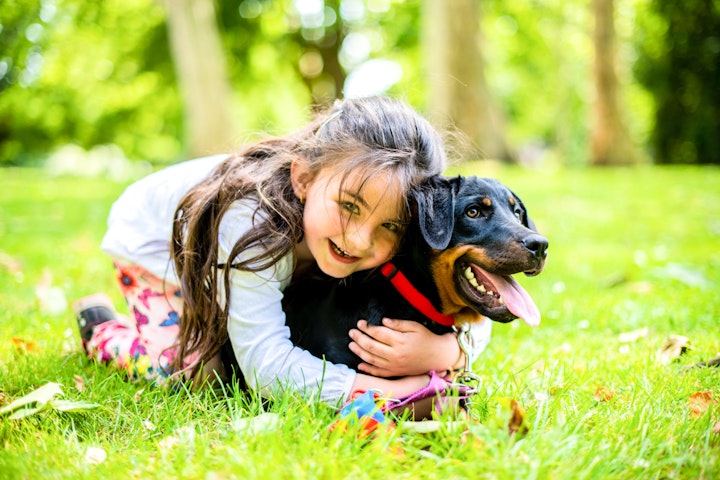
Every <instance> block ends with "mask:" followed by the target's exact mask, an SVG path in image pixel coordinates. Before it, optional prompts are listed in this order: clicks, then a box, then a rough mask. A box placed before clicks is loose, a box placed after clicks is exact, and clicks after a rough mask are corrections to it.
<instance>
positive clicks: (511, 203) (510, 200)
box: [508, 197, 515, 207]
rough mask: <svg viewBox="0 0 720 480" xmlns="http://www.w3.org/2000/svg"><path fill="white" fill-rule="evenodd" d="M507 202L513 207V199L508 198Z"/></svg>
mask: <svg viewBox="0 0 720 480" xmlns="http://www.w3.org/2000/svg"><path fill="white" fill-rule="evenodd" d="M508 202H510V206H511V207H514V206H515V199H514V198H513V197H510V198H508Z"/></svg>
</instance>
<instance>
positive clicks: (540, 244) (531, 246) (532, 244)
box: [522, 234, 548, 259]
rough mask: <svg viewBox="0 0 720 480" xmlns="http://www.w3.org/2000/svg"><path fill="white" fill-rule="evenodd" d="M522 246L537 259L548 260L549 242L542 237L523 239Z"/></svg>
mask: <svg viewBox="0 0 720 480" xmlns="http://www.w3.org/2000/svg"><path fill="white" fill-rule="evenodd" d="M522 244H523V247H525V248H526V249H527V250H528V251H529V252H530V253H532V255H533V256H534V257H535V258H539V259H545V258H547V249H548V240H547V238H545V237H543V236H542V235H538V234H532V235H528V236H527V237H525V238H523V240H522Z"/></svg>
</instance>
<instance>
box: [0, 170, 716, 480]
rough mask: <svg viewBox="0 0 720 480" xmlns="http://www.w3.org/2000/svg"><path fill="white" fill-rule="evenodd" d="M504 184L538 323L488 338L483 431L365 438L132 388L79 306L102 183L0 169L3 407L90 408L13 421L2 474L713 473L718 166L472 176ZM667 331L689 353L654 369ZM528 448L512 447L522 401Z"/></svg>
mask: <svg viewBox="0 0 720 480" xmlns="http://www.w3.org/2000/svg"><path fill="white" fill-rule="evenodd" d="M453 172H455V173H456V172H462V173H464V174H482V175H487V176H494V177H496V178H499V179H500V180H502V181H503V182H505V183H506V184H507V185H509V186H510V187H511V188H512V189H513V190H514V191H515V192H516V193H517V194H518V195H519V196H520V197H521V198H522V199H523V200H524V202H525V205H526V206H527V207H528V210H529V212H530V216H531V218H533V220H534V221H535V223H536V224H537V226H538V228H539V229H540V231H541V232H542V233H543V234H545V235H546V236H547V237H548V238H549V240H550V255H549V258H548V264H547V267H546V269H545V271H544V272H543V273H542V274H541V275H540V276H538V277H534V278H520V279H519V281H520V282H521V283H522V284H523V285H524V286H525V287H526V288H527V290H528V291H529V292H530V293H531V295H532V296H533V297H534V298H535V300H536V303H537V304H538V306H539V308H540V311H541V312H542V314H543V320H542V323H541V325H540V326H539V327H536V328H530V327H528V326H527V325H525V324H524V323H522V322H520V321H518V322H514V323H512V324H509V325H499V324H498V325H495V328H494V332H493V340H492V342H491V343H490V345H489V347H488V349H487V350H486V351H485V353H484V354H483V355H481V357H480V358H479V359H478V361H477V362H476V363H475V365H474V369H475V371H476V372H477V373H478V374H479V375H480V376H481V377H482V379H483V384H482V388H481V390H480V393H478V394H477V395H476V398H475V400H474V403H473V405H472V407H471V419H468V420H463V421H461V422H460V423H459V424H458V423H457V422H455V423H451V422H450V419H447V418H444V419H442V423H441V424H440V426H439V428H438V429H436V430H435V431H432V432H428V433H422V432H419V431H417V429H416V425H413V424H411V423H410V422H404V421H400V422H399V423H398V428H397V429H395V430H394V431H390V432H387V433H384V434H382V435H378V436H377V437H375V438H374V439H372V440H364V441H363V440H357V439H356V438H355V436H354V435H351V434H342V433H340V432H338V431H335V432H332V433H331V432H330V431H329V429H328V426H329V425H330V424H331V423H332V422H333V420H334V418H335V411H333V410H332V409H330V408H329V407H326V406H324V405H322V404H313V403H309V402H305V401H303V400H301V399H300V398H297V397H294V396H291V395H288V396H287V397H284V398H280V399H276V400H275V401H273V402H269V403H263V402H261V401H260V400H259V399H257V398H255V397H253V396H252V395H245V394H243V393H241V392H237V391H226V392H225V393H224V394H223V393H222V392H220V393H218V392H207V391H206V392H200V393H190V392H187V391H182V390H180V391H170V390H167V389H158V388H153V387H150V386H147V385H143V384H137V383H130V382H127V381H126V380H124V379H123V377H122V375H120V374H118V373H117V372H114V371H113V370H112V369H110V368H107V367H103V366H98V365H95V364H93V363H91V362H89V361H88V360H86V359H85V358H84V357H83V355H82V354H81V353H80V342H79V339H78V337H77V334H76V332H75V321H74V319H73V318H72V314H71V312H70V310H69V307H68V305H67V304H69V303H70V302H71V301H72V300H73V299H75V298H77V297H80V296H83V295H86V294H89V293H93V292H95V291H107V292H109V293H111V294H112V297H113V299H114V300H115V301H116V303H117V305H118V307H119V308H120V307H121V305H122V303H121V299H120V296H119V292H117V291H116V287H115V285H114V280H113V278H112V269H111V265H110V263H109V262H108V260H107V258H105V257H104V255H103V254H102V253H101V252H100V250H99V243H100V239H101V237H102V234H103V231H104V223H105V218H106V216H107V213H108V211H109V208H110V205H111V203H112V201H113V199H114V198H115V197H117V195H119V193H120V192H121V191H122V189H123V188H124V185H123V184H118V183H114V182H112V181H109V180H100V179H88V178H70V177H51V176H49V175H48V174H46V173H45V172H43V171H41V170H0V332H1V333H0V407H1V406H2V405H6V404H9V403H10V402H12V401H13V400H15V399H17V398H19V397H22V396H23V395H26V394H28V393H30V392H31V391H33V390H34V389H36V388H38V387H41V386H42V385H45V384H46V383H48V382H56V383H58V384H60V385H61V386H62V391H63V396H62V397H59V396H58V398H62V399H64V400H67V401H72V402H88V403H91V404H95V405H96V406H93V407H92V408H88V409H84V410H78V411H69V412H60V411H57V410H54V409H52V408H49V409H46V410H44V411H41V412H39V413H36V414H34V415H30V416H27V417H25V418H22V419H18V420H13V419H9V418H8V416H7V415H5V416H3V417H0V442H2V449H0V478H13V479H14V478H183V479H195V478H202V479H220V478H223V479H224V478H369V479H370V478H372V479H376V478H412V479H415V478H443V479H446V478H499V479H504V478H518V479H532V478H540V479H545V478H554V479H566V478H573V479H576V478H577V479H583V478H591V479H608V478H610V479H636V478H650V479H654V478H657V479H660V478H663V479H666V478H667V479H672V478H693V479H695V478H703V479H712V478H720V433H718V432H714V431H713V430H717V429H718V428H719V427H720V426H719V425H718V422H719V421H720V405H719V404H718V403H717V401H718V399H720V369H718V368H693V369H686V368H685V367H687V366H690V365H693V364H695V363H697V362H699V361H702V360H707V359H708V358H710V357H713V356H716V355H717V354H718V353H720V328H718V324H719V322H720V294H718V292H719V291H720V248H718V247H720V170H719V169H716V168H691V167H674V168H637V169H603V170H588V169H577V170H571V169H559V170H553V169H548V170H544V171H531V170H521V169H518V168H510V167H502V166H492V165H486V164H482V165H481V164H466V165H463V166H459V167H455V168H454V170H453ZM671 335H682V336H684V337H687V339H689V347H690V348H688V349H687V350H686V351H685V352H684V353H683V354H682V355H679V356H677V358H673V357H674V356H673V355H667V356H661V355H659V354H658V352H659V351H660V349H661V347H663V345H664V344H665V342H666V340H667V339H668V338H669V337H670V336H671ZM511 399H512V400H515V401H517V403H518V404H519V405H520V406H521V407H522V408H523V410H524V423H525V426H526V427H527V429H528V433H527V434H525V435H520V434H515V435H510V434H509V433H508V428H507V425H508V418H509V416H510V411H509V407H508V406H507V405H508V403H509V402H510V400H511Z"/></svg>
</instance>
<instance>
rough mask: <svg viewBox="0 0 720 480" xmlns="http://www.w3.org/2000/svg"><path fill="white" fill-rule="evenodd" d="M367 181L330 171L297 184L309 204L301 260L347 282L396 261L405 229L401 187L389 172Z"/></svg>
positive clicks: (359, 177)
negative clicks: (366, 271) (395, 254)
mask: <svg viewBox="0 0 720 480" xmlns="http://www.w3.org/2000/svg"><path fill="white" fill-rule="evenodd" d="M298 168H302V167H298ZM297 173H298V170H297V169H296V170H295V172H294V173H293V175H295V174H297ZM296 178H297V177H296ZM363 180H364V176H363V174H362V172H356V173H355V174H352V173H351V174H350V175H349V176H348V177H347V178H346V179H345V180H344V181H343V179H342V176H341V175H339V174H337V173H335V172H333V169H332V168H325V169H323V170H321V171H320V172H319V173H318V174H317V175H316V176H315V178H313V179H312V180H311V181H309V182H306V183H305V184H302V183H301V182H299V183H297V184H296V185H297V186H296V188H295V193H296V195H298V197H299V198H301V199H304V200H305V210H304V217H303V224H304V238H303V241H302V242H301V243H300V245H298V248H297V255H298V260H299V261H303V260H315V261H316V262H317V264H318V266H319V267H320V269H321V270H322V271H323V272H324V273H325V274H327V275H329V276H331V277H335V278H343V277H347V276H348V275H350V274H352V273H355V272H357V271H360V270H367V269H370V268H376V267H379V266H380V265H382V264H383V263H385V262H386V261H388V260H389V259H390V258H391V257H392V255H393V254H394V253H395V250H396V249H397V246H398V244H399V243H400V239H401V237H402V234H403V233H404V229H405V224H404V222H403V221H402V219H401V205H402V204H403V195H402V191H401V187H400V185H399V182H397V181H394V180H393V179H392V178H391V176H390V175H389V174H380V175H375V176H374V177H372V178H371V179H369V180H367V181H365V182H364V184H363Z"/></svg>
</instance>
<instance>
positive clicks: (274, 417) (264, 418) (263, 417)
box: [232, 412, 280, 434]
mask: <svg viewBox="0 0 720 480" xmlns="http://www.w3.org/2000/svg"><path fill="white" fill-rule="evenodd" d="M278 425H280V416H279V415H278V414H277V413H270V412H265V413H261V414H260V415H256V416H254V417H242V418H237V419H235V420H233V422H232V427H233V429H234V430H236V431H243V432H245V431H247V432H250V433H252V434H258V433H260V432H266V431H269V430H275V429H277V427H278Z"/></svg>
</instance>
